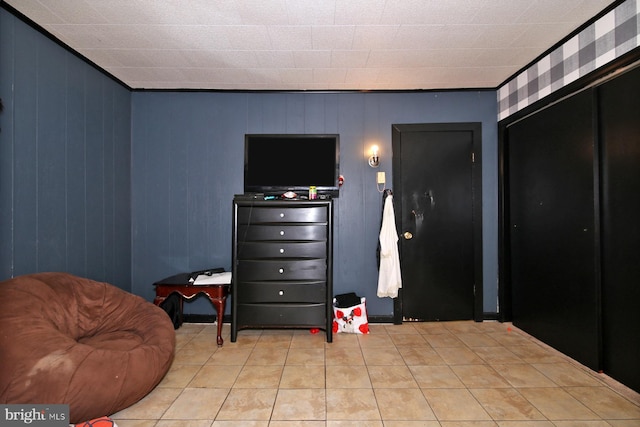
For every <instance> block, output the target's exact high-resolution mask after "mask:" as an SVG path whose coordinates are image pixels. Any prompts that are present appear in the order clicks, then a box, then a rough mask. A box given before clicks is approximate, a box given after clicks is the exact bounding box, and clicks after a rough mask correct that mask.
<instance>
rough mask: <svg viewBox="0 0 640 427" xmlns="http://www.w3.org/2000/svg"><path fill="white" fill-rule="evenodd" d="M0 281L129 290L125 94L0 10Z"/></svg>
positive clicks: (128, 161)
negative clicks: (59, 275) (68, 278)
mask: <svg viewBox="0 0 640 427" xmlns="http://www.w3.org/2000/svg"><path fill="white" fill-rule="evenodd" d="M0 76H1V78H0V97H1V98H2V101H3V104H4V112H3V113H1V114H0V128H1V130H0V280H4V279H6V278H9V277H13V276H17V275H21V274H26V273H32V272H39V271H67V272H70V273H74V274H78V275H81V276H85V277H90V278H92V279H96V280H104V281H108V282H110V283H113V284H116V285H117V286H119V287H121V288H123V289H127V290H131V92H130V91H129V90H128V88H126V87H124V86H122V85H121V84H119V83H118V82H116V81H114V80H113V79H111V78H109V77H108V76H106V75H105V74H104V73H102V72H100V71H98V70H97V69H96V68H94V67H92V66H91V65H89V64H87V63H86V62H85V61H83V60H81V59H79V58H78V57H77V56H75V55H74V54H72V53H70V52H69V51H68V50H66V49H64V48H63V47H61V46H59V45H58V44H57V43H55V42H53V41H52V40H50V39H49V38H47V37H45V36H44V35H42V34H40V33H39V32H38V31H36V30H34V29H33V28H31V27H30V26H29V25H27V24H25V23H24V22H22V21H21V20H20V19H18V18H16V17H14V16H13V15H12V14H10V13H8V12H7V11H6V10H4V9H0Z"/></svg>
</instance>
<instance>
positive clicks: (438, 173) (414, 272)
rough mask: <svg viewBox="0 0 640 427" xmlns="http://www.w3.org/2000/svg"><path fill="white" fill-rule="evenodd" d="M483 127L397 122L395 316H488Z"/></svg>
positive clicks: (421, 317) (418, 317)
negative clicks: (398, 273)
mask: <svg viewBox="0 0 640 427" xmlns="http://www.w3.org/2000/svg"><path fill="white" fill-rule="evenodd" d="M480 129H481V126H480V124H479V123H452V124H448V123H444V124H424V125H395V126H394V127H393V182H394V189H393V191H394V202H395V203H394V207H395V209H396V217H397V219H396V224H397V226H398V228H399V230H398V231H399V233H400V253H401V268H402V279H403V285H402V290H401V292H400V294H399V297H398V299H397V300H396V306H395V310H394V311H395V321H396V322H399V321H400V320H431V321H433V320H468V319H476V320H481V319H482V261H481V252H480V250H481V249H480V248H481V243H480V242H481V225H480V222H481V220H480V218H481V215H480V209H479V206H480V203H479V201H480V200H481V197H480V188H481V187H480V174H479V173H478V171H479V170H480V168H479V164H480V134H481V130H480ZM476 181H477V182H476ZM475 200H477V201H478V202H477V203H475V202H474V201H475ZM476 208H477V209H476ZM400 316H401V317H400Z"/></svg>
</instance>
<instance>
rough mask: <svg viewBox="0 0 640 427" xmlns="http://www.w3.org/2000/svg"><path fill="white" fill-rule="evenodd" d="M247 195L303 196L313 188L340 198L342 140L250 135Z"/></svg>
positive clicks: (333, 136) (246, 161) (319, 136)
mask: <svg viewBox="0 0 640 427" xmlns="http://www.w3.org/2000/svg"><path fill="white" fill-rule="evenodd" d="M244 143H245V145H244V147H245V151H244V192H245V193H264V194H265V195H281V194H284V193H285V192H287V191H293V192H296V193H300V194H305V195H306V193H307V192H308V190H309V187H310V186H315V187H316V188H317V191H318V194H319V195H321V196H322V195H324V196H331V197H338V194H339V193H338V178H339V176H340V137H339V135H337V134H295V135H294V134H278V135H276V134H247V135H245V141H244Z"/></svg>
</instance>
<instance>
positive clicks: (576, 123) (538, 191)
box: [506, 91, 599, 369]
mask: <svg viewBox="0 0 640 427" xmlns="http://www.w3.org/2000/svg"><path fill="white" fill-rule="evenodd" d="M592 97H593V95H592V92H591V91H584V92H581V93H579V94H577V95H574V96H572V97H569V98H567V99H565V100H563V101H561V102H558V103H556V104H554V105H552V106H550V107H548V108H546V109H543V110H541V111H539V112H536V113H535V114H532V115H531V116H528V117H526V118H524V119H523V120H521V121H518V122H516V123H514V124H512V125H511V126H509V127H508V129H507V147H506V149H507V156H508V157H507V158H508V170H509V175H508V183H509V193H508V198H509V203H508V208H509V215H510V220H509V221H510V224H509V231H508V232H509V236H510V241H509V244H510V249H511V250H510V253H509V254H508V256H509V263H510V269H511V292H512V301H513V323H514V325H516V326H518V327H519V328H521V329H523V330H525V331H527V332H528V333H530V334H531V335H533V336H535V337H537V338H539V339H541V340H542V341H544V342H546V343H548V344H549V345H551V346H553V347H555V348H557V349H558V350H560V351H562V352H563V353H565V354H567V355H569V356H571V357H573V358H574V359H576V360H578V361H580V362H581V363H583V364H585V365H587V366H589V367H591V368H593V369H598V368H599V362H598V300H597V298H598V292H597V285H598V279H597V274H596V261H595V256H596V253H595V251H596V248H595V245H594V233H595V226H596V223H595V221H596V219H595V217H594V197H595V194H594V139H593V136H592V132H593V129H594V124H593V108H592V106H593V102H592V101H593V98H592Z"/></svg>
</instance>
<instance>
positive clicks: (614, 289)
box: [598, 68, 640, 391]
mask: <svg viewBox="0 0 640 427" xmlns="http://www.w3.org/2000/svg"><path fill="white" fill-rule="evenodd" d="M639 93H640V68H637V69H635V70H632V71H629V72H627V73H626V74H623V75H622V76H619V77H618V78H616V79H614V80H612V81H610V82H607V83H605V84H603V85H602V86H601V87H600V88H599V92H598V95H599V103H598V105H599V107H600V108H599V110H600V123H599V130H600V141H601V143H600V144H601V147H602V169H601V170H602V236H603V237H602V249H603V250H602V273H603V274H602V277H603V286H602V336H603V364H604V371H605V373H607V374H608V375H610V376H611V377H613V378H615V379H617V380H618V381H620V382H622V383H624V384H626V385H628V386H629V387H631V388H633V389H634V390H636V391H640V364H639V362H640V338H638V337H640V97H638V96H637V94H639Z"/></svg>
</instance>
